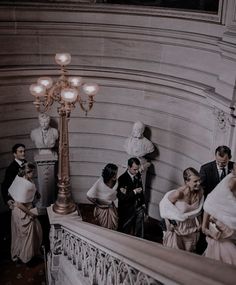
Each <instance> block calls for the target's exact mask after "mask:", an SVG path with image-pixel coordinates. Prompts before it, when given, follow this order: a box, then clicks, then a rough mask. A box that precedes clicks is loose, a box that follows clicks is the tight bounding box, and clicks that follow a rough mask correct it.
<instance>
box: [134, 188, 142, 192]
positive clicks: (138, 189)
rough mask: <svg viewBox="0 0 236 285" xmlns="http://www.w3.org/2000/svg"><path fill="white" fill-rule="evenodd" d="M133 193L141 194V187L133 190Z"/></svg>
mask: <svg viewBox="0 0 236 285" xmlns="http://www.w3.org/2000/svg"><path fill="white" fill-rule="evenodd" d="M134 191H135V192H136V193H141V192H142V191H143V188H142V187H138V188H135V189H134Z"/></svg>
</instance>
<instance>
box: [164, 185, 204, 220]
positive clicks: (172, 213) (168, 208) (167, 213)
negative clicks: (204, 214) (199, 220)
mask: <svg viewBox="0 0 236 285" xmlns="http://www.w3.org/2000/svg"><path fill="white" fill-rule="evenodd" d="M174 191H176V190H171V191H169V192H167V193H166V194H165V196H164V197H163V199H162V200H161V202H160V204H159V210H160V216H161V217H162V218H163V219H170V220H176V221H180V222H183V221H185V220H187V219H189V218H190V219H193V218H195V217H197V216H198V215H199V214H200V213H201V210H202V206H203V202H204V197H202V199H201V201H200V203H199V206H198V207H197V208H196V209H194V210H193V211H189V212H186V213H182V212H181V211H180V210H179V209H178V208H177V207H176V206H175V205H174V204H173V203H171V201H170V200H169V199H168V196H169V195H170V193H172V192H174Z"/></svg>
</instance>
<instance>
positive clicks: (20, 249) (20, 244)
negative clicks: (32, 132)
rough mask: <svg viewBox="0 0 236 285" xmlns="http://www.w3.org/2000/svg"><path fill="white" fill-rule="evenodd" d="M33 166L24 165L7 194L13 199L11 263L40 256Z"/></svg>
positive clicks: (39, 230) (40, 235)
mask: <svg viewBox="0 0 236 285" xmlns="http://www.w3.org/2000/svg"><path fill="white" fill-rule="evenodd" d="M34 168H35V166H34V164H32V163H30V162H29V163H25V164H24V165H23V166H22V167H21V169H20V170H19V173H18V175H17V176H16V178H15V180H14V181H13V183H12V184H11V186H10V188H9V190H8V192H9V194H10V195H11V197H12V198H13V199H14V204H13V206H12V207H11V208H12V216H11V231H12V241H11V256H12V260H13V261H17V260H21V261H22V262H23V263H27V262H29V261H30V260H31V259H32V258H33V257H35V256H37V255H40V246H41V243H42V229H41V225H40V223H39V221H38V219H37V209H36V208H33V204H32V202H33V200H34V197H35V195H37V191H36V187H35V184H34V183H33V181H32V177H33V171H34Z"/></svg>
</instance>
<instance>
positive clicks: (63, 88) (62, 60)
mask: <svg viewBox="0 0 236 285" xmlns="http://www.w3.org/2000/svg"><path fill="white" fill-rule="evenodd" d="M55 60H56V63H57V64H59V65H60V68H61V76H60V77H59V78H58V79H57V81H56V82H53V80H52V79H51V78H50V77H40V78H39V79H38V81H37V84H32V85H31V86H30V92H31V94H32V95H33V96H34V97H35V101H34V102H33V104H34V105H35V107H36V109H37V111H38V112H46V111H48V110H49V109H50V107H51V106H52V105H53V103H54V102H55V101H56V102H58V105H59V106H58V114H59V116H60V120H59V133H60V136H59V169H58V188H59V190H58V196H57V200H56V202H55V204H54V205H53V211H54V212H55V213H58V214H62V215H66V214H69V213H72V212H74V211H75V210H76V205H75V203H74V201H73V200H72V196H71V191H70V174H69V137H68V120H69V117H70V113H71V111H72V110H73V109H74V108H75V105H76V103H77V102H78V103H79V105H80V107H81V109H82V110H83V111H84V112H85V114H86V115H87V112H88V111H90V110H91V109H92V107H93V103H94V96H95V95H96V93H97V91H98V85H97V84H95V83H84V82H83V79H82V78H81V77H75V76H73V77H69V76H68V74H67V73H68V72H67V70H66V66H67V65H68V64H69V63H70V61H71V56H70V54H69V53H58V54H56V56H55ZM84 97H85V99H84Z"/></svg>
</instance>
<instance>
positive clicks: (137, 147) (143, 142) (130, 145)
mask: <svg viewBox="0 0 236 285" xmlns="http://www.w3.org/2000/svg"><path fill="white" fill-rule="evenodd" d="M144 130H145V125H144V124H143V123H142V122H140V121H137V122H135V123H134V125H133V129H132V132H131V135H130V137H128V138H127V139H126V140H125V143H124V149H125V151H126V152H127V153H128V154H129V155H130V156H136V157H143V156H145V155H146V154H148V153H151V152H153V151H154V145H153V143H152V142H151V141H149V140H148V139H147V138H145V137H144V136H143V133H144Z"/></svg>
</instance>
